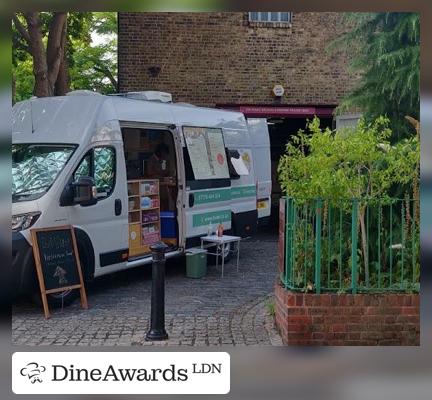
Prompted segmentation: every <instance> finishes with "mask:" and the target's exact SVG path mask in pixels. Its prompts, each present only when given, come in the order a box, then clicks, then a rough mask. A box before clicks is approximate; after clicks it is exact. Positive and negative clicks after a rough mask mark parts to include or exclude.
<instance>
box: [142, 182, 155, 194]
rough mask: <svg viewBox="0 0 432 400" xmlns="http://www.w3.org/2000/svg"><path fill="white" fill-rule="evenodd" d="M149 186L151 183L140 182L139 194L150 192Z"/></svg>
mask: <svg viewBox="0 0 432 400" xmlns="http://www.w3.org/2000/svg"><path fill="white" fill-rule="evenodd" d="M151 186H152V184H151V183H149V182H142V183H141V189H140V192H141V195H146V194H150V193H151Z"/></svg>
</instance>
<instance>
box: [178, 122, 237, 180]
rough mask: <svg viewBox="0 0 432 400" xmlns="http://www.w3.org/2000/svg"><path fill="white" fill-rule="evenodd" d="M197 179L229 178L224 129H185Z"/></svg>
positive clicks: (184, 132)
mask: <svg viewBox="0 0 432 400" xmlns="http://www.w3.org/2000/svg"><path fill="white" fill-rule="evenodd" d="M183 134H184V137H185V140H186V145H187V149H188V153H189V158H190V160H191V164H192V169H193V172H194V176H195V179H198V180H200V179H224V178H229V171H228V165H227V160H226V154H225V145H224V141H223V136H222V129H218V128H196V127H184V128H183Z"/></svg>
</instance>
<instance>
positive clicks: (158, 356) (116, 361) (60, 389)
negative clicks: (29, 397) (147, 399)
mask: <svg viewBox="0 0 432 400" xmlns="http://www.w3.org/2000/svg"><path fill="white" fill-rule="evenodd" d="M36 355H37V356H36ZM12 370H13V374H12V390H13V391H14V393H16V394H145V393H148V394H226V393H228V392H229V390H230V356H229V354H228V353H225V352H178V353H174V352H31V353H29V352H27V353H24V352H17V353H14V354H13V356H12Z"/></svg>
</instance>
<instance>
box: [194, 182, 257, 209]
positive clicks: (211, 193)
mask: <svg viewBox="0 0 432 400" xmlns="http://www.w3.org/2000/svg"><path fill="white" fill-rule="evenodd" d="M194 196H195V204H205V203H216V202H219V201H229V200H232V199H239V198H242V197H253V196H256V187H255V185H250V186H239V187H235V188H230V189H214V190H200V191H196V192H194Z"/></svg>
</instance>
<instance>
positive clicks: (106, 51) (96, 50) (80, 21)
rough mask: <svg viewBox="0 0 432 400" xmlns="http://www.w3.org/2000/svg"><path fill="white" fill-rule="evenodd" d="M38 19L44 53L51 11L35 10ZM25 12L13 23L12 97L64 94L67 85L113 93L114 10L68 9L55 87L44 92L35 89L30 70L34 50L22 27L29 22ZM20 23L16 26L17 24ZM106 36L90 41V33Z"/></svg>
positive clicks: (114, 63)
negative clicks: (76, 10)
mask: <svg viewBox="0 0 432 400" xmlns="http://www.w3.org/2000/svg"><path fill="white" fill-rule="evenodd" d="M35 14H36V16H35V17H34V18H37V19H38V20H39V24H38V27H39V28H38V29H39V32H40V35H41V37H42V44H43V46H42V47H41V51H42V53H43V51H44V48H46V46H47V43H48V41H49V32H50V29H51V26H52V21H53V18H54V14H55V13H52V12H40V13H35ZM25 17H26V15H25V14H18V13H17V14H15V15H14V20H13V22H14V24H13V30H12V32H13V46H12V56H13V57H12V58H13V63H12V72H13V89H14V90H13V98H14V101H21V100H24V99H27V98H29V97H30V96H31V95H32V94H35V95H38V96H42V95H45V92H48V95H53V94H54V95H60V94H64V93H66V92H67V91H69V90H70V89H72V90H74V89H89V90H98V91H100V92H102V93H112V92H115V91H116V86H117V79H116V77H117V56H116V48H117V37H116V33H117V13H114V12H95V13H86V12H69V13H67V20H66V28H65V37H64V44H63V48H64V55H63V58H62V63H61V64H60V65H59V73H58V75H57V79H56V82H55V84H54V87H52V86H51V87H50V90H49V91H47V90H46V89H47V88H44V93H42V92H41V91H39V89H37V85H36V83H37V80H36V79H35V75H34V74H33V73H32V70H33V66H34V57H33V54H32V53H31V52H30V51H29V46H28V41H27V40H26V34H25V31H26V30H27V32H28V24H27V20H26V18H25ZM18 26H20V28H19V29H18V28H17V27H18ZM95 34H97V35H99V36H98V37H99V38H101V37H102V38H104V37H106V38H107V40H105V41H103V42H102V43H100V44H96V45H94V44H93V35H95Z"/></svg>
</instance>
